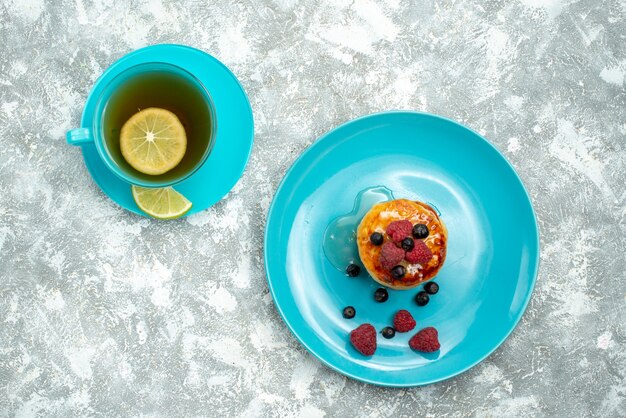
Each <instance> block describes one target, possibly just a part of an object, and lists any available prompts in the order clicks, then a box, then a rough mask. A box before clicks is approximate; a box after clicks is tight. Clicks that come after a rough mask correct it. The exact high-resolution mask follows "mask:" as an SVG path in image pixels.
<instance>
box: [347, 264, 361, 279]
mask: <svg viewBox="0 0 626 418" xmlns="http://www.w3.org/2000/svg"><path fill="white" fill-rule="evenodd" d="M359 273H361V267H359V266H357V265H356V264H350V265H349V266H348V267H346V274H347V275H348V276H350V277H356V276H358V275H359Z"/></svg>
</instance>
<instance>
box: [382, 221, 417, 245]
mask: <svg viewBox="0 0 626 418" xmlns="http://www.w3.org/2000/svg"><path fill="white" fill-rule="evenodd" d="M412 231H413V225H411V222H410V221H407V220H406V219H405V220H402V221H393V222H392V223H390V224H389V225H388V226H387V235H389V236H390V237H391V239H392V240H393V241H394V242H400V241H402V240H403V239H405V238H406V237H408V236H409V235H411V232H412Z"/></svg>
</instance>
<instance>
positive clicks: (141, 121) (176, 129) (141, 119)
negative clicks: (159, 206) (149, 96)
mask: <svg viewBox="0 0 626 418" xmlns="http://www.w3.org/2000/svg"><path fill="white" fill-rule="evenodd" d="M120 148H121V150H122V155H123V156H124V159H125V160H126V161H127V162H128V164H130V165H131V166H132V167H133V168H134V169H135V170H137V171H140V172H142V173H144V174H150V175H158V174H163V173H166V172H168V171H170V170H171V169H172V168H174V167H176V166H177V165H178V163H180V160H182V159H183V156H184V155H185V151H186V150H187V134H186V133H185V128H184V127H183V124H182V123H180V120H179V119H178V117H177V116H176V115H175V114H174V113H172V112H170V111H169V110H165V109H160V108H157V107H149V108H147V109H144V110H141V111H140V112H138V113H135V114H134V115H133V116H132V117H131V118H130V119H128V120H127V121H126V123H125V124H124V126H122V130H121V132H120Z"/></svg>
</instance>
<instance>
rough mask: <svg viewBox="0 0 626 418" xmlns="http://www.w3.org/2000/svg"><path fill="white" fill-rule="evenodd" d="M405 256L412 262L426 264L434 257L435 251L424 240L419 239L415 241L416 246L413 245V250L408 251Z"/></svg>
mask: <svg viewBox="0 0 626 418" xmlns="http://www.w3.org/2000/svg"><path fill="white" fill-rule="evenodd" d="M404 258H406V261H408V262H409V263H411V264H413V263H419V264H426V263H428V262H429V261H430V259H431V258H433V253H432V251H430V248H428V246H427V245H426V243H425V242H424V241H422V240H417V241H415V247H413V249H412V250H411V251H408V252H407V253H406V256H405V257H404Z"/></svg>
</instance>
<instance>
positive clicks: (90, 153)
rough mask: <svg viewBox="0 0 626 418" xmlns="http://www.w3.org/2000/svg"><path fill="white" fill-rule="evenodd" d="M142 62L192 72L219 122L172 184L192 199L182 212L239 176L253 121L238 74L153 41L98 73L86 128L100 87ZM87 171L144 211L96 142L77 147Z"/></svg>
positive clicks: (217, 195)
mask: <svg viewBox="0 0 626 418" xmlns="http://www.w3.org/2000/svg"><path fill="white" fill-rule="evenodd" d="M145 62H165V63H170V64H175V65H177V66H179V67H182V68H184V69H185V70H187V71H189V72H190V73H192V74H193V75H194V76H196V77H197V78H198V79H199V80H200V81H201V82H202V84H204V86H205V87H206V89H207V90H208V91H209V93H210V94H211V98H212V99H213V103H214V104H215V113H216V119H217V121H218V124H219V129H218V130H217V135H216V137H215V145H214V147H213V150H212V151H211V154H210V155H209V158H208V159H207V161H206V162H205V163H204V165H203V166H202V167H201V168H200V169H199V170H198V171H197V172H196V173H194V175H193V176H191V177H189V178H188V179H187V180H185V181H183V182H181V183H180V184H177V185H176V186H175V187H174V188H175V189H176V190H178V191H179V192H181V193H182V194H183V195H185V197H187V199H189V200H191V202H192V203H193V206H192V208H191V210H190V211H189V212H187V214H186V215H185V216H187V215H191V214H193V213H196V212H199V211H201V210H204V209H206V208H208V207H210V206H211V205H213V204H214V203H216V202H217V201H219V200H220V199H221V198H222V197H224V195H226V193H228V192H229V191H230V189H232V188H233V186H234V185H235V184H236V183H237V180H239V177H241V174H242V173H243V170H244V168H245V167H246V164H247V162H248V157H249V156H250V152H251V151H252V142H253V136H254V123H253V119H252V108H251V107H250V102H249V101H248V97H247V96H246V93H245V91H244V90H243V88H242V87H241V85H240V84H239V81H238V80H237V78H236V77H235V76H234V75H233V73H232V72H230V70H229V69H228V68H226V66H225V65H224V64H222V63H221V62H219V61H218V60H217V59H215V58H213V57H212V56H211V55H209V54H207V53H205V52H202V51H199V50H197V49H194V48H190V47H188V46H183V45H166V44H163V45H153V46H149V47H146V48H142V49H138V50H137V51H134V52H132V53H130V54H128V55H125V56H124V57H122V58H121V59H119V60H118V61H116V62H115V63H114V64H113V65H111V66H110V67H109V68H108V69H107V70H106V71H105V72H104V73H103V74H102V76H100V78H99V79H98V81H97V82H96V84H95V86H94V87H93V89H92V90H91V93H90V94H89V97H88V98H87V103H86V104H85V109H84V111H83V117H82V119H81V126H82V127H87V128H88V127H91V126H92V119H93V116H94V115H93V113H94V108H95V106H96V102H97V100H98V97H99V95H100V92H101V91H102V89H103V88H104V86H106V85H107V83H108V82H109V81H110V80H111V79H112V78H113V77H115V76H116V75H117V74H118V73H119V72H121V71H123V70H125V69H127V68H129V67H132V66H134V65H137V64H141V63H145ZM81 148H82V151H83V157H84V158H85V164H86V165H87V169H88V170H89V173H90V174H91V176H92V177H93V179H94V181H95V182H96V184H97V185H98V186H99V187H100V189H102V191H103V192H104V193H105V194H106V195H107V196H109V197H110V198H111V199H112V200H113V201H114V202H116V203H117V204H119V205H120V206H122V207H123V208H125V209H128V210H130V211H132V212H135V213H137V214H140V215H143V216H146V215H145V214H144V213H143V212H142V211H141V210H140V209H139V208H138V207H137V205H136V204H135V201H134V200H133V197H132V195H131V192H130V185H129V184H128V183H126V182H124V181H123V180H121V179H120V178H118V177H117V176H116V175H115V174H113V173H112V172H111V171H110V170H109V169H108V168H107V167H106V165H105V164H104V162H103V161H102V159H101V158H100V155H99V154H98V151H97V150H96V146H95V145H94V144H93V143H87V144H84V145H82V146H81Z"/></svg>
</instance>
